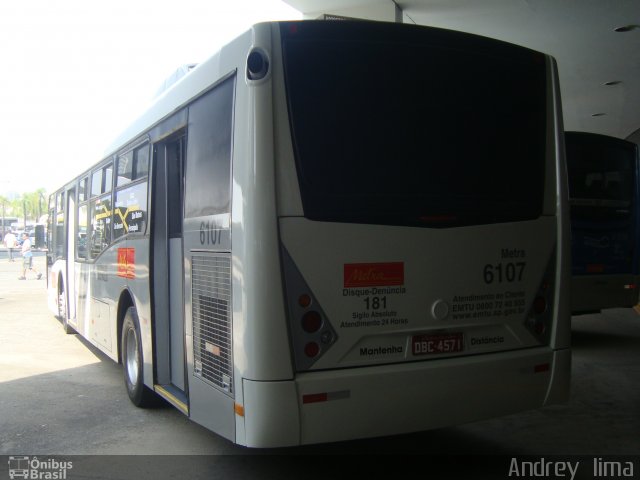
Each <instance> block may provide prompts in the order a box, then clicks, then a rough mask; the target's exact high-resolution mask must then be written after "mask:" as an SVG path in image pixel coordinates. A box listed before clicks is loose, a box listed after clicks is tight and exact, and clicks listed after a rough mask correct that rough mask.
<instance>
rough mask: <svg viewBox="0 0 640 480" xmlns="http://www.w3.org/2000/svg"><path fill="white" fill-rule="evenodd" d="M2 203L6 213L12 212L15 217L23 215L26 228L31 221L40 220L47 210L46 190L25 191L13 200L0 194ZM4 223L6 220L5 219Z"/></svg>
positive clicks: (0, 202)
mask: <svg viewBox="0 0 640 480" xmlns="http://www.w3.org/2000/svg"><path fill="white" fill-rule="evenodd" d="M0 204H1V206H2V209H3V212H2V213H3V217H4V215H7V214H10V215H12V216H14V217H22V222H23V224H24V226H25V228H26V225H27V223H28V222H29V221H31V222H34V223H35V222H38V221H39V220H40V218H41V217H42V215H44V213H46V210H47V197H46V190H45V189H44V188H39V189H37V190H36V191H35V192H28V193H23V194H21V195H19V196H17V197H15V198H14V199H13V200H8V199H7V198H6V197H1V196H0ZM3 225H4V220H3Z"/></svg>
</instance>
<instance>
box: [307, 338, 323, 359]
mask: <svg viewBox="0 0 640 480" xmlns="http://www.w3.org/2000/svg"><path fill="white" fill-rule="evenodd" d="M319 353H320V345H318V344H317V343H316V342H309V343H307V344H306V345H305V346H304V354H305V355H306V356H307V357H309V358H313V357H315V356H317V355H318V354H319Z"/></svg>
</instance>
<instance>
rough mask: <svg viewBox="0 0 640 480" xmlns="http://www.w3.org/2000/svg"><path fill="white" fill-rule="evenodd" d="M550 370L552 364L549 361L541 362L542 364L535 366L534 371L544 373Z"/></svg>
mask: <svg viewBox="0 0 640 480" xmlns="http://www.w3.org/2000/svg"><path fill="white" fill-rule="evenodd" d="M549 370H551V365H550V364H548V363H541V364H540V365H536V366H535V367H533V372H534V373H543V372H548V371H549Z"/></svg>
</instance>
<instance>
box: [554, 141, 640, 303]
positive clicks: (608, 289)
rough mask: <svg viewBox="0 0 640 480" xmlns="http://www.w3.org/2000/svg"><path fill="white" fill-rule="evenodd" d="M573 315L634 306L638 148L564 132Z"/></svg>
mask: <svg viewBox="0 0 640 480" xmlns="http://www.w3.org/2000/svg"><path fill="white" fill-rule="evenodd" d="M566 152H567V166H568V175H569V196H570V204H571V247H572V252H571V253H572V285H571V299H572V300H571V310H572V312H574V313H584V312H592V311H599V310H601V309H603V308H614V307H632V306H634V305H636V304H637V303H638V287H637V284H638V273H639V272H638V260H639V259H638V246H637V243H638V225H639V220H640V217H639V216H638V215H640V212H639V211H638V196H639V194H640V193H639V191H638V182H637V178H638V147H637V146H636V145H635V144H634V143H631V142H627V141H625V140H620V139H617V138H613V137H609V136H606V135H597V134H593V133H583V132H566Z"/></svg>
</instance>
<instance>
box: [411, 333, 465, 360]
mask: <svg viewBox="0 0 640 480" xmlns="http://www.w3.org/2000/svg"><path fill="white" fill-rule="evenodd" d="M411 350H412V352H413V354H414V355H433V354H440V353H456V352H462V351H463V350H464V334H463V333H462V332H456V333H428V334H423V335H414V336H413V338H412V339H411Z"/></svg>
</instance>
